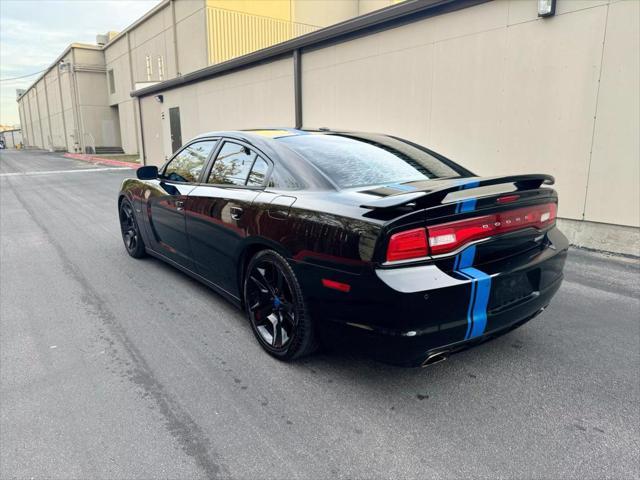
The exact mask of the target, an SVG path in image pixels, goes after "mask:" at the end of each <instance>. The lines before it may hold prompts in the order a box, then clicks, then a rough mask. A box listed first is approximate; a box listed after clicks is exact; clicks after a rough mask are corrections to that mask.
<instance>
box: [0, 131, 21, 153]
mask: <svg viewBox="0 0 640 480" xmlns="http://www.w3.org/2000/svg"><path fill="white" fill-rule="evenodd" d="M0 139H1V140H2V143H4V148H18V145H20V146H22V132H21V131H20V129H19V128H10V129H6V130H3V131H1V132H0Z"/></svg>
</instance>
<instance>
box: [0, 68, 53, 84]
mask: <svg viewBox="0 0 640 480" xmlns="http://www.w3.org/2000/svg"><path fill="white" fill-rule="evenodd" d="M45 70H46V68H45V69H44V70H40V71H39V72H33V73H30V74H29V75H22V76H20V77H13V78H0V82H8V81H10V80H20V79H21V78H27V77H33V76H34V75H37V74H39V73H42V72H44V71H45Z"/></svg>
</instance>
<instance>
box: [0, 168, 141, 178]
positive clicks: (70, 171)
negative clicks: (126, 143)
mask: <svg viewBox="0 0 640 480" xmlns="http://www.w3.org/2000/svg"><path fill="white" fill-rule="evenodd" d="M109 170H131V169H130V168H129V167H105V168H80V169H78V170H45V171H42V172H10V173H0V177H21V176H29V175H55V174H59V173H86V172H106V171H109Z"/></svg>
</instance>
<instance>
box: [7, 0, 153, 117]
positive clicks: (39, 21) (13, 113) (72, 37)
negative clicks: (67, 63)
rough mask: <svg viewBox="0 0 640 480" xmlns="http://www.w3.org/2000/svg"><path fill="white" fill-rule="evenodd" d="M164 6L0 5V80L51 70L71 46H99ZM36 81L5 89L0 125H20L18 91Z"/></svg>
mask: <svg viewBox="0 0 640 480" xmlns="http://www.w3.org/2000/svg"><path fill="white" fill-rule="evenodd" d="M159 2H160V0H135V1H125V0H91V1H77V0H60V1H57V0H36V1H33V0H0V78H2V79H6V78H12V77H18V76H22V75H27V74H30V73H33V72H37V71H40V70H43V69H45V68H47V67H48V66H49V65H51V63H53V61H54V60H55V59H56V57H57V56H58V55H60V53H62V51H63V50H64V49H65V48H66V47H67V46H68V45H69V44H70V43H74V42H79V43H95V36H96V35H97V34H99V33H105V32H107V31H109V30H114V31H121V30H123V29H124V28H126V27H127V26H129V25H130V24H131V23H133V22H134V21H135V20H136V19H138V18H140V17H141V16H142V15H144V14H145V13H146V12H147V11H149V10H150V9H151V8H153V7H154V6H155V5H157V4H158V3H159ZM37 78H38V76H37V75H34V76H32V77H29V78H26V79H20V80H12V81H3V82H1V83H0V123H3V124H6V123H9V124H14V123H19V116H18V108H17V103H16V101H15V98H16V94H15V91H16V89H17V88H26V87H28V86H30V85H31V84H32V83H33V82H34V81H35V80H36V79H37Z"/></svg>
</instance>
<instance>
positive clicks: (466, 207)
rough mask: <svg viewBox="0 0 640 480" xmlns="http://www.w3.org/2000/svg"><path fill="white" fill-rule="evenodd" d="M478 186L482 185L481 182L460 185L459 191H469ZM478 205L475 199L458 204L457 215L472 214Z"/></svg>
mask: <svg viewBox="0 0 640 480" xmlns="http://www.w3.org/2000/svg"><path fill="white" fill-rule="evenodd" d="M478 185H480V182H478V181H477V180H476V181H473V182H468V183H465V184H463V185H460V188H459V190H468V189H469V188H475V187H477V186H478ZM476 203H477V200H476V199H475V198H470V199H468V200H464V201H462V202H458V204H457V205H456V213H462V212H472V211H473V210H475V209H476Z"/></svg>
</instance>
